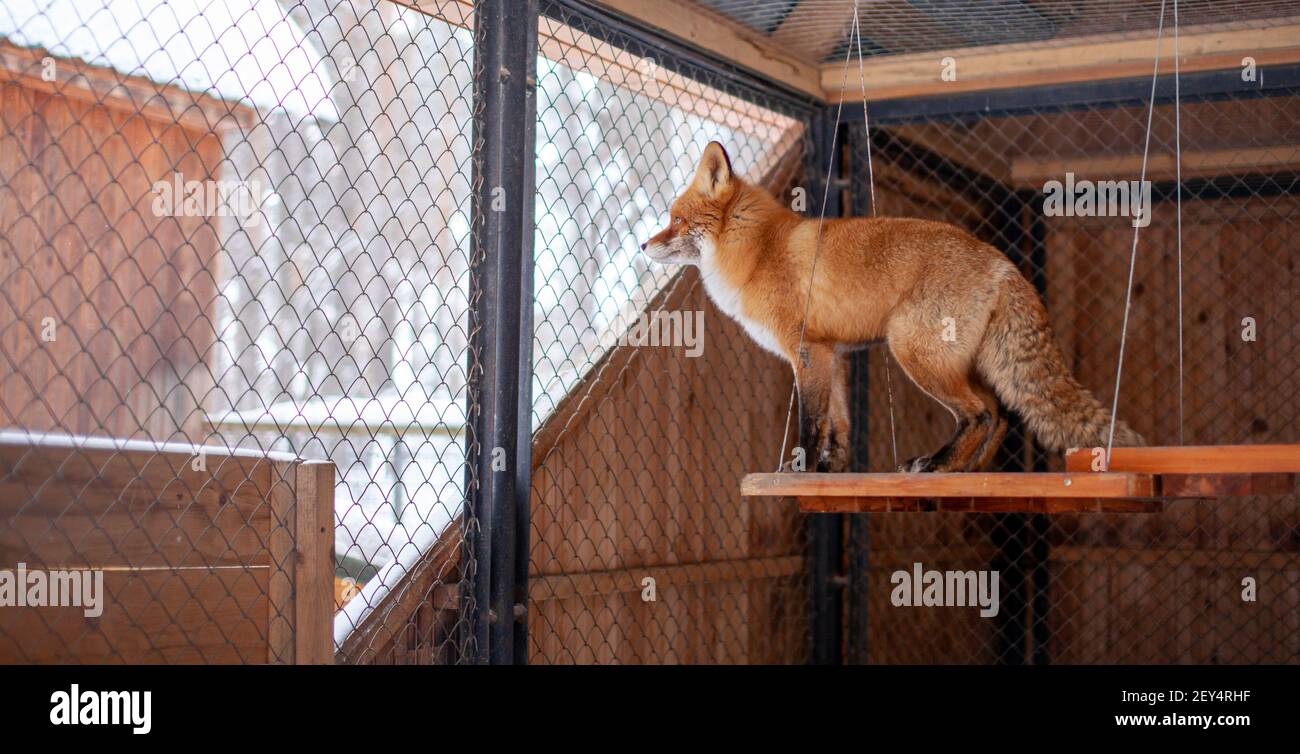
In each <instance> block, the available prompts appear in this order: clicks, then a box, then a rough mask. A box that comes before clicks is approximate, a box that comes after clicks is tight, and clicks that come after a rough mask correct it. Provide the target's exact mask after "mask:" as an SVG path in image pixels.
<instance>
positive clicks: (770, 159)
mask: <svg viewBox="0 0 1300 754" xmlns="http://www.w3.org/2000/svg"><path fill="white" fill-rule="evenodd" d="M547 14H548V16H549V17H546V18H543V19H542V23H541V30H540V34H539V36H540V40H539V45H540V50H539V59H538V128H537V144H538V152H537V192H538V194H537V203H538V204H537V236H536V243H535V250H534V253H535V256H536V259H537V264H536V270H535V281H536V282H535V295H536V303H535V311H534V323H535V326H534V331H535V340H534V373H535V375H534V389H533V390H534V430H535V435H534V448H533V457H534V471H533V489H532V502H531V516H532V538H531V539H532V545H531V550H532V552H531V566H530V571H531V580H530V583H529V602H530V607H529V615H530V619H529V658H530V661H532V662H537V663H676V662H704V663H737V662H799V661H802V660H803V659H804V658H805V657H806V656H807V652H808V641H809V636H808V633H807V617H806V613H807V598H806V588H807V584H806V582H807V574H806V567H805V545H804V535H803V532H802V526H801V522H800V521H799V519H798V516H797V515H795V513H794V511H793V509H792V508H791V507H790V505H789V504H788V503H787V502H782V501H774V502H769V503H766V504H762V505H758V506H747V505H745V504H743V503H742V502H741V501H740V499H739V495H738V489H739V481H740V477H741V476H742V475H743V473H744V472H746V471H750V470H753V469H754V468H756V467H758V466H761V465H767V464H772V463H774V462H775V459H776V456H777V454H778V452H779V442H780V440H779V437H780V429H781V426H782V423H783V422H784V418H785V414H784V403H783V397H784V396H788V395H789V390H790V382H789V379H790V378H789V374H788V370H786V369H784V368H782V366H781V364H780V362H779V361H778V360H777V359H776V358H775V357H773V356H771V355H769V354H767V353H766V352H763V351H761V350H760V349H759V348H758V347H757V346H755V345H754V344H753V343H752V342H750V341H749V340H748V338H747V337H746V336H745V335H744V334H743V332H742V331H741V330H740V328H739V327H738V326H737V325H736V324H735V323H734V322H732V321H730V320H728V319H727V318H726V317H725V316H724V315H722V314H721V313H720V312H719V311H718V310H717V309H716V308H714V306H713V305H712V303H710V302H709V300H708V298H707V296H706V295H705V293H704V290H703V286H702V283H701V280H700V278H699V276H698V275H697V274H696V272H695V270H693V269H689V270H680V269H678V268H675V267H673V268H666V267H656V266H653V265H652V264H651V263H649V262H648V261H647V260H646V259H645V258H644V257H643V256H642V255H641V254H640V253H639V250H638V245H639V244H640V243H641V242H642V241H644V240H645V239H647V238H648V237H649V236H650V235H652V234H653V233H654V232H656V231H657V230H658V228H660V227H662V226H663V224H665V223H666V221H667V210H668V205H669V204H670V202H671V201H672V198H673V197H674V196H675V195H676V194H677V192H678V191H679V190H680V189H681V187H682V186H683V185H684V183H685V182H686V181H687V180H688V179H689V177H690V175H691V174H692V172H693V171H694V166H695V161H696V160H697V159H698V157H699V153H700V151H701V150H702V149H703V147H704V145H705V144H707V143H708V142H709V141H710V140H713V139H717V140H720V141H722V142H724V143H726V144H728V145H729V147H730V148H731V150H732V151H731V155H732V160H733V164H734V165H735V167H736V169H737V170H739V171H741V172H742V173H744V174H745V175H747V176H749V177H750V178H751V179H754V180H760V181H766V182H768V183H769V185H770V186H771V187H772V188H773V190H775V191H778V192H781V191H783V190H784V189H786V188H787V187H788V185H789V184H791V183H792V180H791V177H790V176H791V175H797V173H798V172H799V171H800V170H801V161H802V154H803V152H804V147H805V136H806V129H805V127H804V122H805V120H806V114H804V113H800V112H796V111H792V110H791V108H790V106H789V105H788V104H783V100H781V99H778V98H776V97H774V96H771V95H767V96H764V95H762V94H759V93H754V92H749V91H744V90H742V89H738V88H737V87H736V86H735V85H734V84H733V83H731V82H729V81H728V80H727V79H726V78H725V77H723V76H721V75H719V74H716V73H709V72H706V71H700V70H693V69H690V68H689V67H684V66H682V65H681V64H680V63H679V62H677V63H671V64H670V61H671V59H672V56H673V54H674V53H673V51H672V50H671V49H663V48H656V47H651V46H648V45H646V44H644V43H640V42H637V41H636V40H632V39H624V40H620V41H619V43H618V44H614V43H611V42H607V41H605V40H606V39H607V38H608V30H607V29H604V28H602V27H601V25H600V24H599V22H596V21H592V20H591V19H589V18H587V17H586V16H583V15H579V14H577V13H573V12H570V11H568V10H566V9H564V8H562V7H552V8H550V9H549V10H547ZM791 165H793V168H790V166H791ZM656 317H657V318H658V319H654V318H656ZM651 322H653V323H654V324H653V326H652V327H651V329H654V330H656V331H657V332H659V333H660V334H662V335H663V336H664V337H663V338H662V339H661V338H659V337H655V338H648V337H643V336H644V332H642V334H641V335H638V334H637V333H638V326H640V327H641V328H642V330H644V329H646V325H647V324H649V323H651ZM661 323H666V324H663V327H671V332H669V331H668V330H661V329H660V328H661Z"/></svg>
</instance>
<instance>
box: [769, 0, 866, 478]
mask: <svg viewBox="0 0 1300 754" xmlns="http://www.w3.org/2000/svg"><path fill="white" fill-rule="evenodd" d="M853 12H854V18H856V17H857V5H856V3H855V5H854V8H853ZM852 53H853V50H852V47H850V48H849V49H847V50H845V51H844V66H843V67H844V77H843V81H842V82H841V83H840V91H841V92H843V91H844V88H845V87H846V86H848V83H849V59H850V56H851V55H852ZM843 112H844V98H843V97H840V103H839V105H838V106H836V108H835V125H834V127H832V128H831V148H830V150H829V151H830V158H829V160H828V162H827V165H826V186H825V188H824V189H823V190H822V210H821V214H820V215H819V216H818V218H817V243H816V245H815V246H814V247H813V262H812V271H811V273H810V274H809V275H808V293H807V295H806V296H804V302H803V320H802V321H801V322H800V323H799V347H798V348H796V349H795V352H794V358H795V362H794V364H792V365H791V366H793V367H794V373H795V380H794V384H793V385H791V386H790V405H789V406H788V407H787V408H786V412H785V431H784V432H782V433H781V457H780V458H778V459H777V462H776V470H777V471H780V470H781V466H782V464H784V463H785V450H786V447H787V446H788V444H789V442H790V419H791V418H792V417H793V416H794V399H795V395H796V393H797V392H798V390H799V364H801V363H803V361H804V360H805V359H806V357H805V355H804V350H803V343H804V335H805V333H806V332H807V330H808V308H809V306H810V305H811V304H812V292H813V281H814V280H815V279H816V277H817V259H818V257H820V256H821V251H822V226H823V225H825V224H826V202H827V200H829V198H830V195H831V170H832V169H833V168H834V167H835V141H836V137H837V136H838V134H839V130H840V116H841V115H842V114H843ZM812 460H813V459H811V458H805V459H804V463H805V464H806V463H811V462H812Z"/></svg>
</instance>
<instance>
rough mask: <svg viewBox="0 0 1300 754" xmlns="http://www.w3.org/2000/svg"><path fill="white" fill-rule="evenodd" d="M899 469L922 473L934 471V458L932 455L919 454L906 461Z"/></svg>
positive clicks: (908, 472)
mask: <svg viewBox="0 0 1300 754" xmlns="http://www.w3.org/2000/svg"><path fill="white" fill-rule="evenodd" d="M898 470H899V471H900V472H902V473H904V474H922V473H925V472H927V471H934V458H933V457H931V456H917V457H916V458H913V459H912V460H910V461H904V462H903V464H902V465H901V466H899V467H898Z"/></svg>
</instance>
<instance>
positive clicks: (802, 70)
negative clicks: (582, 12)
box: [597, 0, 839, 99]
mask: <svg viewBox="0 0 1300 754" xmlns="http://www.w3.org/2000/svg"><path fill="white" fill-rule="evenodd" d="M597 2H598V3H599V4H600V5H603V6H605V7H606V8H608V9H610V10H612V11H615V12H617V13H619V14H621V15H623V16H626V17H628V18H631V19H633V20H635V21H638V22H640V23H643V24H647V25H649V26H652V27H655V28H657V29H660V30H662V31H664V32H666V33H668V34H669V35H671V36H673V37H676V38H678V39H680V40H682V41H684V42H686V43H687V44H690V45H692V46H694V47H698V48H700V49H703V50H707V51H708V52H711V53H714V54H715V55H718V56H720V57H722V58H723V59H725V60H728V61H730V62H731V63H734V64H735V65H738V66H740V67H742V68H748V69H749V70H751V71H753V72H754V73H757V74H759V75H761V76H763V77H764V78H768V79H771V80H773V81H776V82H778V83H781V84H784V85H786V86H788V87H791V88H793V89H795V90H797V91H800V92H802V93H804V94H807V95H809V96H812V97H816V98H817V99H822V98H823V97H824V93H823V91H822V84H821V81H822V73H821V70H820V68H819V67H818V66H817V64H816V63H815V62H813V61H808V60H804V59H802V58H799V57H797V56H795V55H793V54H791V53H790V52H788V51H787V50H785V49H783V48H782V47H780V46H778V45H776V44H774V43H773V42H772V41H771V40H770V39H769V38H768V37H766V36H765V35H763V34H760V33H759V32H757V31H754V30H753V29H750V28H748V27H746V26H744V25H742V24H739V23H737V22H735V21H732V20H731V19H729V18H727V17H725V16H723V15H722V14H720V13H715V12H713V11H710V10H708V9H707V8H703V7H700V6H699V5H696V4H694V3H690V2H686V0H597ZM838 85H839V80H838V79H837V80H836V82H835V86H838Z"/></svg>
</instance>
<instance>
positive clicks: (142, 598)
mask: <svg viewBox="0 0 1300 754" xmlns="http://www.w3.org/2000/svg"><path fill="white" fill-rule="evenodd" d="M200 458H201V459H202V462H201V463H196V460H197V459H200ZM333 503H334V466H333V465H332V464H330V463H328V462H306V463H303V462H300V461H299V460H298V459H296V458H294V457H292V456H288V455H285V454H271V455H262V454H254V453H231V452H228V451H226V450H225V449H222V448H216V447H206V448H205V447H200V446H192V445H182V444H179V443H169V444H161V443H152V442H142V441H119V440H110V439H98V438H78V437H70V436H65V435H50V434H42V435H41V436H39V437H34V436H29V435H26V434H25V433H15V432H8V433H0V570H3V571H7V572H10V574H16V573H18V571H19V569H20V568H25V569H26V570H27V572H29V573H30V572H31V571H45V572H48V571H69V570H76V571H83V572H85V571H99V572H102V578H103V582H102V587H103V591H102V592H101V593H100V594H99V604H100V606H101V607H102V614H101V615H99V616H97V617H93V618H92V617H86V616H85V612H84V610H83V608H82V607H76V606H32V605H28V606H13V605H10V606H7V607H4V608H3V609H0V663H14V662H19V663H90V664H96V663H128V664H139V663H169V664H176V663H190V664H195V663H201V664H208V663H222V664H227V663H233V664H263V663H294V662H297V663H328V662H331V661H332V658H333V646H332V635H331V631H330V629H331V617H332V615H333V600H332V585H333V575H334V547H333V540H334V537H333V520H334V506H333Z"/></svg>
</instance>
